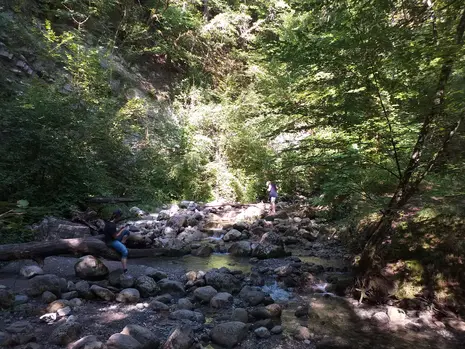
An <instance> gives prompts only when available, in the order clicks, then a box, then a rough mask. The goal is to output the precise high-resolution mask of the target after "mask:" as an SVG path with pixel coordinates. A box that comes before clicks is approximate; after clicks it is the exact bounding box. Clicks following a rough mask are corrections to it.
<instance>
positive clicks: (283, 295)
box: [262, 281, 291, 302]
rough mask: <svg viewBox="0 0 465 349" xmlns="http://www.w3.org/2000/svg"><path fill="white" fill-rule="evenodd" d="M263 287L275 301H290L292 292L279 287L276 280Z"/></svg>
mask: <svg viewBox="0 0 465 349" xmlns="http://www.w3.org/2000/svg"><path fill="white" fill-rule="evenodd" d="M262 289H263V292H266V293H268V294H269V295H270V296H271V298H273V300H274V301H275V302H279V301H288V300H289V299H290V298H291V294H290V293H289V292H287V291H286V290H284V289H282V288H281V287H279V285H278V283H277V282H276V281H275V282H273V283H272V284H270V285H265V286H263V287H262Z"/></svg>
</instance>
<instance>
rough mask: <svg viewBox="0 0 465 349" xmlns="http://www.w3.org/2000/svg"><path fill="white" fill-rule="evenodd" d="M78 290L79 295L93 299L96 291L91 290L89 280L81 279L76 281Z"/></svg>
mask: <svg viewBox="0 0 465 349" xmlns="http://www.w3.org/2000/svg"><path fill="white" fill-rule="evenodd" d="M76 291H77V293H78V294H79V297H81V298H84V299H93V298H95V297H94V293H93V292H92V291H91V290H90V285H89V283H88V282H87V281H79V282H77V283H76Z"/></svg>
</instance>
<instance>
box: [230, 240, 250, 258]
mask: <svg viewBox="0 0 465 349" xmlns="http://www.w3.org/2000/svg"><path fill="white" fill-rule="evenodd" d="M228 252H229V253H231V254H232V255H233V256H238V257H247V256H250V254H251V253H252V247H251V243H250V242H249V241H238V242H235V243H233V244H232V245H231V246H230V247H229V249H228Z"/></svg>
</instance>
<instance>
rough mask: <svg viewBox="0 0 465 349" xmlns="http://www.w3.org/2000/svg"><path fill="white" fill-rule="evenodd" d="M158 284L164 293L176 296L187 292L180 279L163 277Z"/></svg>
mask: <svg viewBox="0 0 465 349" xmlns="http://www.w3.org/2000/svg"><path fill="white" fill-rule="evenodd" d="M158 286H159V287H160V290H161V292H162V293H169V294H170V295H172V296H174V297H182V296H184V295H185V294H186V291H185V290H184V285H183V284H182V283H181V282H179V281H174V280H170V279H162V280H160V281H159V282H158Z"/></svg>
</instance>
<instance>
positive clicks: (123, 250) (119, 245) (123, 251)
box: [110, 229, 129, 258]
mask: <svg viewBox="0 0 465 349" xmlns="http://www.w3.org/2000/svg"><path fill="white" fill-rule="evenodd" d="M125 236H129V230H128V229H125V230H123V233H122V234H121V235H120V236H118V237H117V238H116V240H113V241H112V242H111V243H110V246H111V247H113V248H114V249H115V250H116V251H117V252H119V253H120V254H121V257H123V258H126V257H127V256H128V249H127V248H126V246H124V244H123V243H122V242H121V240H123V237H125Z"/></svg>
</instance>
